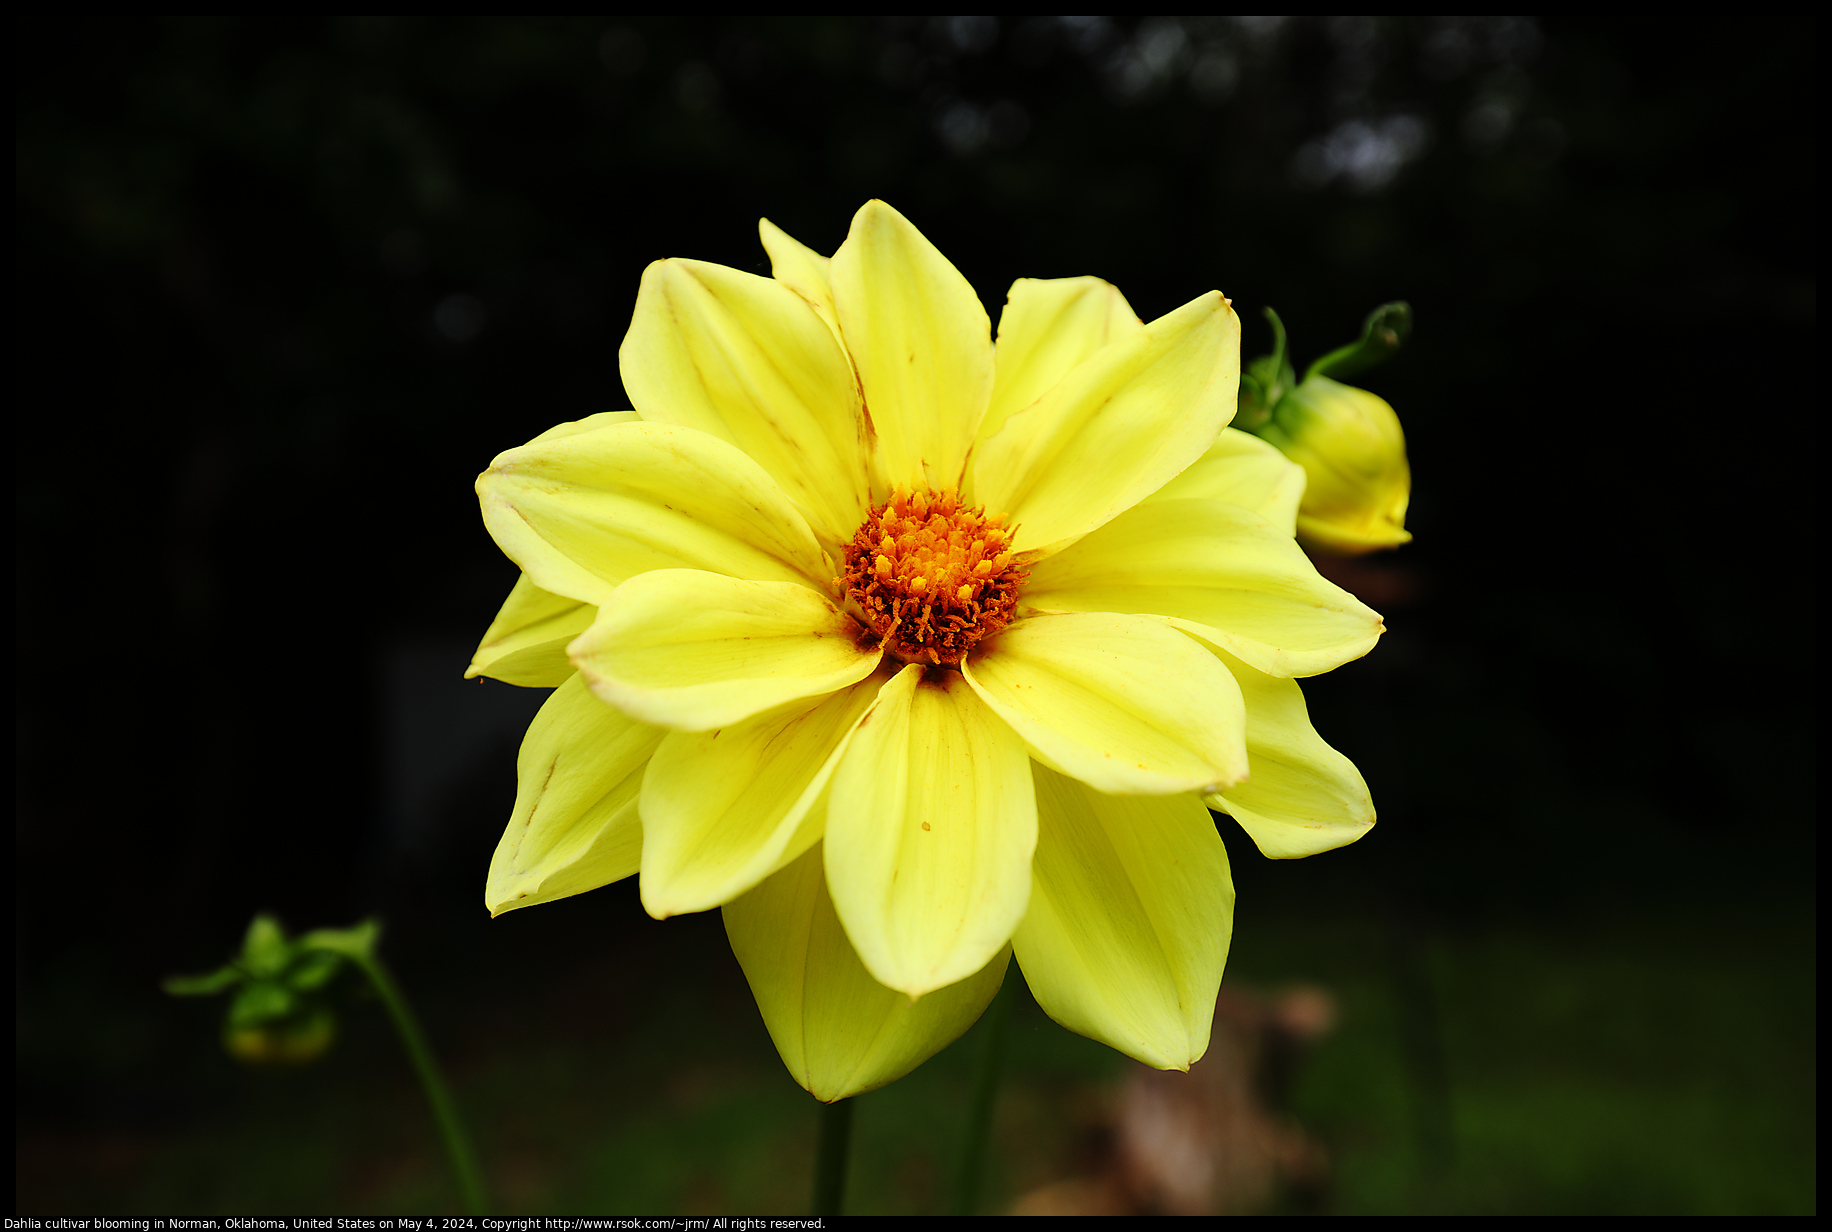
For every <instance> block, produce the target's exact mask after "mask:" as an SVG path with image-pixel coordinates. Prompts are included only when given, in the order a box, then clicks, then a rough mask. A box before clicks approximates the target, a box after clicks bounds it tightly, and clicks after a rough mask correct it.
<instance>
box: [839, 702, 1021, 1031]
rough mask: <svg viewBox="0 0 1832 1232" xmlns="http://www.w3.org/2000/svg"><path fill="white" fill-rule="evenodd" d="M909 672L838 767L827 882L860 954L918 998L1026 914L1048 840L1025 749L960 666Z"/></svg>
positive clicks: (958, 972)
mask: <svg viewBox="0 0 1832 1232" xmlns="http://www.w3.org/2000/svg"><path fill="white" fill-rule="evenodd" d="M936 677H937V678H936V679H935V680H933V681H931V680H925V679H924V672H923V669H922V668H921V667H918V666H909V667H906V668H904V669H903V670H902V671H901V672H899V673H898V674H897V676H896V677H895V678H894V679H892V680H891V682H890V683H889V684H887V685H885V686H884V688H883V689H881V690H880V691H879V693H878V705H877V707H876V708H875V709H874V710H873V711H872V712H871V713H870V714H869V715H867V716H866V718H865V720H864V722H862V723H860V724H859V727H858V730H857V731H856V732H854V733H853V737H852V743H851V744H849V745H848V746H847V748H846V753H845V755H844V756H843V757H841V758H840V765H839V769H838V770H836V771H835V772H834V776H833V785H832V787H831V789H830V791H831V803H830V804H829V805H828V809H827V839H826V844H825V848H826V861H827V884H828V886H829V888H830V889H831V890H832V893H833V903H834V907H835V908H836V909H837V910H838V911H839V914H840V919H841V920H843V921H844V922H845V924H846V935H847V936H848V937H850V938H851V939H852V944H853V948H854V949H855V950H856V951H858V954H859V958H860V960H861V961H863V962H864V964H865V967H866V969H867V970H868V971H870V972H871V973H872V977H873V978H874V979H876V980H877V981H878V982H879V983H881V984H886V985H889V986H890V987H892V988H896V989H899V990H901V991H903V992H906V993H908V994H909V995H910V996H912V997H917V996H921V995H922V994H924V993H927V992H932V991H934V990H935V989H937V988H945V987H947V986H948V985H949V984H953V983H956V982H958V981H960V980H964V979H966V978H967V977H968V976H970V975H972V974H973V973H974V972H975V971H978V970H979V969H980V968H981V967H984V966H985V965H986V963H987V962H988V961H989V960H990V959H991V958H992V957H993V955H995V954H997V953H998V952H999V949H1000V947H1001V946H1003V945H1004V944H1005V943H1006V941H1008V940H1009V939H1010V938H1011V932H1012V929H1014V928H1016V927H1017V924H1018V921H1019V920H1020V919H1022V918H1023V917H1024V905H1025V902H1026V900H1027V898H1028V896H1029V894H1030V859H1031V852H1032V850H1033V849H1034V847H1035V846H1036V841H1037V811H1036V805H1035V803H1034V802H1033V799H1032V794H1031V781H1030V769H1029V759H1028V758H1027V757H1026V756H1025V753H1024V744H1023V742H1022V741H1020V740H1019V739H1018V737H1017V736H1016V735H1015V734H1014V733H1013V732H1012V730H1011V728H1009V727H1007V726H1006V725H1005V724H1004V723H1003V722H1002V721H1000V719H999V718H998V716H997V715H995V714H994V713H993V712H992V711H991V710H989V709H987V708H986V705H985V703H983V702H981V701H980V700H979V698H978V697H976V696H975V695H974V693H973V690H972V689H971V688H969V687H968V686H967V683H966V681H964V680H962V679H961V677H960V675H959V673H957V672H947V671H944V672H938V673H936Z"/></svg>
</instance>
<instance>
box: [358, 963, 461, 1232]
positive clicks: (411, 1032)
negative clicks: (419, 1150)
mask: <svg viewBox="0 0 1832 1232" xmlns="http://www.w3.org/2000/svg"><path fill="white" fill-rule="evenodd" d="M346 953H347V952H346ZM348 957H349V958H350V959H351V960H352V961H353V962H355V963H356V965H357V966H359V967H361V968H362V969H363V973H364V974H365V975H367V976H368V977H369V982H370V983H371V984H373V985H375V991H376V992H377V993H378V994H379V995H380V996H381V998H382V1004H383V1005H386V1006H387V1007H388V1014H389V1016H390V1017H391V1018H393V1019H394V1026H395V1029H396V1030H397V1031H399V1032H400V1033H401V1046H402V1047H404V1048H406V1049H407V1055H408V1057H409V1058H411V1059H412V1061H413V1068H414V1072H415V1073H417V1074H418V1075H419V1076H420V1085H421V1086H422V1087H424V1088H425V1090H426V1102H427V1103H428V1104H430V1105H432V1110H433V1120H434V1122H435V1123H437V1124H438V1126H439V1136H440V1138H442V1139H443V1140H444V1142H445V1153H446V1156H447V1157H448V1158H449V1159H450V1160H451V1164H452V1172H453V1174H454V1175H455V1176H456V1178H457V1181H458V1194H459V1197H460V1198H461V1199H462V1200H463V1202H464V1209H465V1213H466V1214H470V1215H484V1214H488V1213H489V1212H488V1209H487V1207H486V1205H485V1202H484V1196H483V1170H482V1169H481V1168H479V1167H478V1166H477V1152H476V1151H475V1150H474V1149H473V1148H472V1147H471V1137H470V1135H469V1134H468V1133H466V1132H465V1128H464V1122H463V1121H461V1120H459V1119H458V1105H457V1104H456V1103H455V1102H453V1100H452V1092H451V1089H450V1088H449V1087H447V1086H446V1085H445V1078H444V1076H442V1075H441V1074H440V1073H439V1064H438V1062H437V1061H435V1060H433V1052H432V1049H431V1048H430V1047H428V1046H427V1043H426V1035H425V1033H424V1032H422V1031H421V1030H420V1024H419V1021H418V1020H417V1019H415V1018H414V1016H413V1010H411V1009H409V1008H408V1005H407V999H406V998H405V997H403V996H402V995H401V990H400V989H399V988H397V987H396V986H395V982H394V980H393V979H392V978H391V977H390V976H389V974H388V971H387V968H385V967H383V966H382V961H381V959H379V958H376V957H375V956H374V955H371V954H348Z"/></svg>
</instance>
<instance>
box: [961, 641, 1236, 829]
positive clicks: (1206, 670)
mask: <svg viewBox="0 0 1832 1232" xmlns="http://www.w3.org/2000/svg"><path fill="white" fill-rule="evenodd" d="M963 674H964V675H965V676H966V678H967V680H968V683H970V684H971V685H972V686H973V689H974V692H976V693H978V694H979V696H980V700H981V701H983V702H985V703H986V704H987V705H988V706H990V707H991V708H992V709H993V711H994V712H995V713H997V714H998V716H999V717H1000V718H1001V719H1004V720H1005V721H1006V722H1007V723H1009V724H1011V726H1012V729H1013V730H1014V731H1016V732H1017V733H1018V734H1019V735H1020V736H1022V737H1023V738H1024V742H1025V743H1026V744H1027V745H1029V746H1030V749H1031V752H1032V754H1033V755H1034V756H1036V757H1038V758H1039V759H1040V760H1042V761H1043V762H1044V763H1045V764H1047V765H1050V766H1052V767H1054V768H1055V769H1057V770H1059V771H1061V772H1062V773H1064V774H1067V775H1070V776H1072V777H1074V778H1077V779H1080V780H1081V781H1082V782H1084V783H1087V784H1088V785H1089V786H1091V787H1093V788H1095V789H1096V790H1098V791H1106V792H1126V793H1142V794H1147V795H1163V794H1166V793H1169V792H1186V791H1214V790H1215V789H1216V787H1217V786H1218V785H1223V786H1225V785H1230V784H1233V783H1236V782H1238V781H1239V780H1240V779H1241V778H1243V777H1244V776H1245V775H1246V773H1247V746H1246V742H1245V729H1246V715H1245V714H1244V713H1243V710H1242V707H1241V698H1240V689H1239V687H1238V686H1236V685H1235V683H1234V677H1233V676H1231V675H1229V674H1228V671H1227V669H1226V668H1225V667H1223V666H1222V665H1221V664H1220V663H1219V662H1217V661H1216V659H1215V656H1214V655H1212V654H1210V653H1209V652H1208V651H1207V650H1206V649H1204V648H1203V647H1202V646H1201V645H1199V644H1198V643H1196V642H1194V641H1192V640H1191V639H1190V638H1188V637H1185V636H1184V635H1183V634H1181V633H1179V632H1177V631H1176V630H1175V629H1173V628H1171V627H1170V626H1169V625H1166V624H1165V623H1164V622H1163V621H1161V620H1156V619H1153V618H1152V617H1149V616H1119V615H1114V614H1112V613H1107V612H1070V613H1064V614H1061V615H1045V616H1033V617H1031V618H1029V619H1027V620H1020V621H1018V622H1017V623H1016V624H1014V625H1012V626H1011V627H1010V628H1009V629H1006V630H1005V631H1004V632H1003V633H1001V634H999V636H998V637H996V638H994V639H993V640H992V641H990V642H988V643H986V644H985V645H984V646H983V647H982V648H981V650H980V653H979V654H977V655H975V656H974V657H973V658H972V659H971V660H970V661H969V662H968V663H967V664H965V666H964V669H963Z"/></svg>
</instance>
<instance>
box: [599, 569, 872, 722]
mask: <svg viewBox="0 0 1832 1232" xmlns="http://www.w3.org/2000/svg"><path fill="white" fill-rule="evenodd" d="M858 633H859V629H858V626H856V625H855V624H853V622H852V619H851V618H850V617H848V616H847V615H846V614H845V613H843V612H841V611H840V610H839V609H838V608H836V607H834V606H833V604H831V603H829V602H828V601H827V600H826V598H824V597H823V596H821V595H819V594H817V593H816V592H814V591H812V590H810V589H808V588H807V587H806V586H800V585H797V584H795V583H793V582H746V581H742V580H740V579H738V578H729V577H725V576H724V575H722V574H718V573H705V572H702V571H701V570H698V569H656V570H654V571H652V572H649V573H644V574H641V575H639V576H637V577H634V578H631V579H630V580H629V581H627V582H625V583H624V584H623V585H622V586H619V587H618V588H617V589H616V590H615V591H614V592H612V594H611V596H610V598H608V599H606V600H605V602H604V604H603V605H602V606H601V607H600V608H599V610H598V619H597V620H595V621H593V622H592V627H591V628H589V629H587V630H586V631H585V632H584V633H583V634H581V635H580V636H579V638H578V640H577V641H575V642H573V644H572V646H571V647H570V648H569V650H568V653H569V654H571V656H572V661H573V664H574V665H575V666H576V667H577V668H578V669H579V671H580V672H581V673H582V674H583V675H584V676H585V679H586V682H587V683H588V684H589V685H590V686H591V689H592V692H594V693H596V694H597V695H598V696H599V697H601V698H603V699H604V700H605V701H607V702H609V703H610V704H611V705H613V706H616V707H617V708H618V709H619V710H623V711H626V712H628V713H629V714H632V715H635V716H636V717H638V718H640V719H642V720H643V721H644V722H646V723H657V724H660V725H661V726H663V727H672V728H675V729H677V730H680V731H709V730H711V729H712V728H715V727H725V726H727V725H728V724H732V723H737V722H739V721H741V720H743V719H748V718H750V717H751V716H752V715H754V714H760V713H762V712H763V711H765V710H769V709H771V708H772V707H775V706H780V705H782V704H783V703H785V702H790V701H794V700H795V699H796V698H798V697H822V696H825V695H826V694H828V693H832V692H834V691H835V690H836V689H843V688H845V687H846V686H847V685H849V684H854V683H856V682H858V681H860V680H863V679H865V677H867V676H869V675H871V672H872V669H873V668H875V667H876V666H877V665H878V661H879V659H880V658H882V657H883V651H881V650H878V649H869V650H867V649H861V648H860V646H859V644H858Z"/></svg>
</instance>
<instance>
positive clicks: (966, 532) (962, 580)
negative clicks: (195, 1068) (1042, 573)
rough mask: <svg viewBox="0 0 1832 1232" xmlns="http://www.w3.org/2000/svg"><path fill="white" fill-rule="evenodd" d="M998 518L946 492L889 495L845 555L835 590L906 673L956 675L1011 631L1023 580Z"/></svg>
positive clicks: (1006, 530)
mask: <svg viewBox="0 0 1832 1232" xmlns="http://www.w3.org/2000/svg"><path fill="white" fill-rule="evenodd" d="M1011 537H1012V531H1011V529H1009V528H1008V527H1006V525H1005V520H1004V518H1003V517H999V516H993V517H988V516H987V515H986V512H985V510H983V509H977V508H970V507H964V506H962V505H961V503H960V500H959V497H958V496H956V494H955V493H954V492H953V491H952V490H950V489H943V490H941V491H939V492H934V491H917V492H903V491H899V492H897V493H895V494H894V495H893V496H892V497H891V499H890V500H888V501H886V502H885V503H884V504H882V505H880V506H878V507H876V508H874V509H873V510H872V511H871V513H870V515H869V516H868V517H867V518H866V519H865V522H864V524H863V525H861V526H860V527H859V530H858V533H857V534H855V535H854V536H853V538H852V542H851V543H849V544H847V545H846V570H845V572H844V573H843V574H842V575H841V576H840V577H838V578H835V579H834V585H835V586H836V587H839V588H840V589H842V590H843V591H844V592H845V595H846V598H847V599H848V600H850V602H849V603H848V604H847V607H848V610H850V611H852V613H853V615H854V616H855V617H856V618H859V619H862V620H863V622H864V623H865V625H866V627H867V629H868V631H869V634H870V636H871V637H872V638H875V639H876V640H877V641H879V642H882V643H883V644H884V645H885V648H886V649H887V650H889V651H890V652H891V653H892V654H893V655H895V656H896V657H897V658H899V659H902V660H903V661H904V662H906V663H924V664H930V665H936V666H943V667H959V666H960V664H961V661H962V659H963V658H965V657H966V655H967V653H968V652H969V651H971V650H972V649H973V647H974V646H976V645H977V644H979V642H980V641H981V640H982V639H984V638H987V637H990V636H991V635H992V634H994V633H997V632H998V631H999V630H1000V629H1003V628H1004V627H1005V626H1006V625H1008V624H1010V623H1011V619H1012V615H1013V612H1014V610H1015V609H1016V607H1017V602H1018V592H1019V590H1020V589H1021V588H1022V586H1023V584H1024V580H1025V578H1026V576H1027V575H1028V572H1029V571H1028V570H1027V569H1026V568H1025V567H1024V566H1023V565H1020V564H1015V563H1014V562H1013V559H1012V551H1011Z"/></svg>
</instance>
